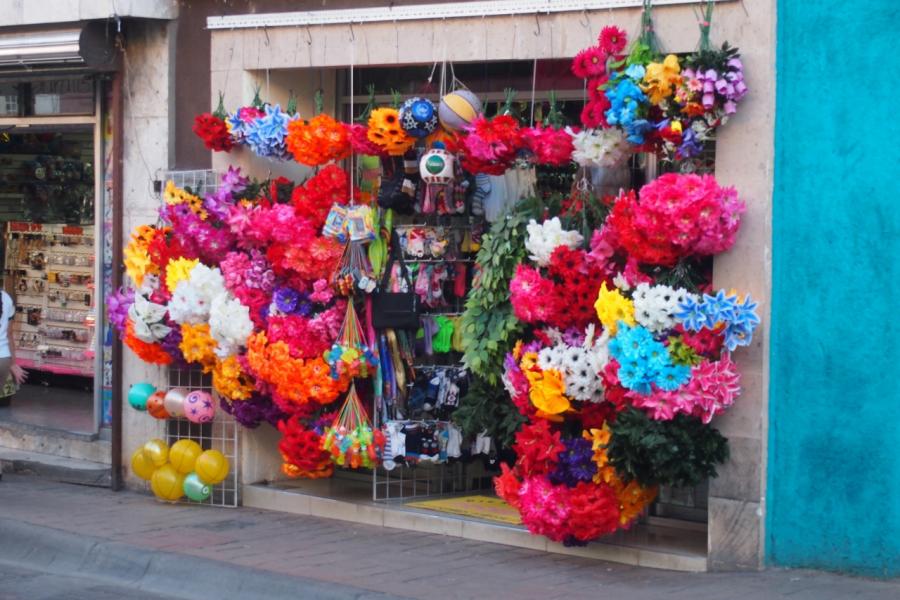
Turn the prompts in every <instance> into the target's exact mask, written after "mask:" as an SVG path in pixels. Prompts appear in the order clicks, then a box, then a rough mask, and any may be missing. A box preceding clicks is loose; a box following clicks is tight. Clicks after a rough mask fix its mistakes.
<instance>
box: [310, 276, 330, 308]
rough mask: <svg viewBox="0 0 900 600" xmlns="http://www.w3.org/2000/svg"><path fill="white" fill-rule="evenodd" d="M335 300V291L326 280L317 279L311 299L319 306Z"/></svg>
mask: <svg viewBox="0 0 900 600" xmlns="http://www.w3.org/2000/svg"><path fill="white" fill-rule="evenodd" d="M332 298H334V291H333V290H332V289H331V286H330V285H329V284H328V281H327V280H325V279H317V280H316V281H315V282H314V283H313V291H312V293H311V294H310V295H309V299H310V300H312V301H313V302H317V303H319V304H328V303H329V302H331V299H332Z"/></svg>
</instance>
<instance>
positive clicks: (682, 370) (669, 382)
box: [653, 364, 691, 392]
mask: <svg viewBox="0 0 900 600" xmlns="http://www.w3.org/2000/svg"><path fill="white" fill-rule="evenodd" d="M690 377H691V369H690V367H687V366H685V365H673V364H668V365H666V366H665V367H663V368H662V369H660V370H659V372H658V373H657V375H656V380H655V381H654V382H653V383H655V384H656V385H657V387H659V388H660V389H663V390H665V391H667V392H673V391H675V390H677V389H678V388H679V387H681V386H682V385H684V384H685V383H687V381H688V379H690Z"/></svg>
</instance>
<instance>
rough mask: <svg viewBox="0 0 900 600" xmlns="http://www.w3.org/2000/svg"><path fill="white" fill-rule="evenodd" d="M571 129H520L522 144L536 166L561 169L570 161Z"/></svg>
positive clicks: (571, 150) (571, 149) (571, 147)
mask: <svg viewBox="0 0 900 600" xmlns="http://www.w3.org/2000/svg"><path fill="white" fill-rule="evenodd" d="M570 131H571V129H557V128H555V127H541V126H537V127H526V128H523V129H522V143H523V145H524V146H525V148H527V149H528V151H529V152H531V154H532V157H533V158H532V160H533V161H534V163H535V164H538V165H549V166H552V167H561V166H564V165H567V164H568V163H569V162H570V161H571V160H572V152H573V150H574V148H573V146H572V137H573V136H572V134H571V133H569V132H570Z"/></svg>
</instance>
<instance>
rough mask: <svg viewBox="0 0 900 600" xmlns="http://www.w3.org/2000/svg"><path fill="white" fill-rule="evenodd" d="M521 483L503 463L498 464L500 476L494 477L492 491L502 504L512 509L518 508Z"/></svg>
mask: <svg viewBox="0 0 900 600" xmlns="http://www.w3.org/2000/svg"><path fill="white" fill-rule="evenodd" d="M521 486H522V482H521V481H519V478H518V477H516V473H515V471H514V470H513V469H510V468H509V466H508V465H506V464H505V463H500V475H499V476H498V477H494V491H495V492H497V495H498V496H500V497H501V498H502V499H503V501H504V502H506V503H507V504H509V505H510V506H512V507H513V508H516V509H517V508H519V489H520V488H521Z"/></svg>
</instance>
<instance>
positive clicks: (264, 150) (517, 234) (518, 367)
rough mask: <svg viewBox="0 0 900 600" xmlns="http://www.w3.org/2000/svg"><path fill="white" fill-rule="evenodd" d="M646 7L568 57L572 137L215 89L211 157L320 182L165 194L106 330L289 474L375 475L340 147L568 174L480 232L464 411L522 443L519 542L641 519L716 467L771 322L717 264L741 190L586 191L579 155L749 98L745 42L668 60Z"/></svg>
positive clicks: (380, 220)
mask: <svg viewBox="0 0 900 600" xmlns="http://www.w3.org/2000/svg"><path fill="white" fill-rule="evenodd" d="M707 21H708V17H707ZM648 22H649V12H645V18H644V29H643V30H642V34H641V35H640V36H638V38H637V40H636V41H635V42H633V43H632V44H631V46H630V48H629V46H628V38H627V36H626V35H625V33H624V32H623V31H621V30H620V29H618V28H615V27H607V28H604V29H603V31H602V32H601V33H600V36H599V39H598V42H597V45H596V46H593V47H591V48H588V49H586V50H584V51H583V52H581V53H580V54H579V55H578V56H577V57H576V58H575V60H574V62H573V65H572V69H573V71H574V72H575V73H576V74H577V75H579V76H581V77H584V78H585V79H586V84H587V97H588V101H587V103H586V106H585V109H584V112H583V114H582V117H581V121H582V122H581V126H580V127H579V126H574V125H572V126H569V127H565V124H564V123H562V122H560V121H559V120H557V119H553V120H548V122H546V123H537V124H534V125H530V124H529V125H526V124H525V123H523V122H521V121H520V120H519V119H518V118H517V117H516V116H515V115H513V114H500V115H497V116H494V117H491V118H488V117H486V116H484V115H483V114H481V112H480V103H479V102H478V99H477V97H476V96H475V95H474V94H472V93H471V92H468V91H467V90H456V91H454V92H452V93H451V94H448V95H447V96H446V97H445V98H443V99H442V101H441V102H440V103H439V104H438V105H437V106H435V105H434V104H432V103H431V102H430V101H428V100H426V99H423V98H409V99H406V100H405V101H402V102H400V103H398V106H397V107H393V106H384V107H374V106H373V107H371V110H367V111H366V114H365V115H364V116H363V119H362V120H363V122H355V123H342V122H340V121H338V120H336V119H334V118H333V117H331V116H329V115H327V114H325V113H324V112H323V110H322V109H321V105H320V106H319V107H318V108H317V110H316V114H315V115H313V116H312V117H311V118H309V119H306V118H301V117H300V116H299V115H298V114H297V113H296V110H295V108H294V107H288V108H287V109H286V110H284V111H283V110H282V109H281V108H280V106H278V105H270V104H265V103H263V102H262V101H261V100H260V99H259V97H257V98H255V99H254V101H253V102H252V103H251V104H250V105H248V106H244V107H240V108H238V109H237V110H234V111H233V112H231V113H227V112H226V111H225V109H224V107H223V106H222V104H221V99H220V104H219V107H218V109H217V110H216V111H215V112H214V113H209V114H204V115H200V116H198V117H197V119H196V122H195V128H194V131H195V132H196V133H197V135H198V136H200V137H201V138H202V139H203V141H204V143H205V144H206V146H207V148H209V149H210V150H212V151H221V152H230V151H234V150H235V149H238V148H245V149H246V150H248V151H251V152H253V153H255V154H257V155H259V156H261V157H265V158H267V159H272V160H295V161H297V162H299V163H301V164H304V165H307V166H310V167H313V168H315V172H314V173H313V174H312V175H311V176H310V177H309V178H308V179H307V180H306V181H304V182H302V183H299V184H295V183H293V182H290V181H287V180H285V179H281V178H279V179H275V180H271V181H264V182H257V181H251V180H250V179H248V178H247V177H245V176H243V175H242V174H241V172H240V171H239V170H237V169H234V168H229V169H228V171H227V172H226V173H225V174H224V175H223V177H222V182H221V185H220V186H219V188H218V190H217V191H216V192H215V193H213V194H208V195H206V196H204V197H201V196H198V195H196V194H195V193H194V192H193V191H191V190H188V189H179V188H177V187H176V186H175V185H174V184H172V183H171V182H170V183H169V184H167V186H166V188H165V191H164V194H163V205H162V207H161V208H160V224H158V225H155V226H142V227H139V228H137V229H136V230H135V231H134V232H133V234H132V236H131V239H130V241H129V244H128V246H127V247H126V248H125V253H124V256H125V267H126V270H127V273H128V275H129V279H130V281H131V285H130V286H128V287H127V289H123V290H119V291H117V292H116V293H115V294H114V295H113V296H111V297H110V298H109V299H108V306H109V316H110V320H111V322H112V323H113V325H114V326H115V327H116V328H117V330H118V331H119V333H120V335H121V336H122V339H123V341H124V343H125V344H126V345H127V346H128V347H129V348H130V349H131V351H133V352H134V353H135V354H136V355H137V356H138V357H139V358H141V359H142V360H144V361H146V362H148V363H153V364H160V365H173V366H184V365H195V366H198V367H199V368H201V369H202V370H203V371H204V372H206V373H210V374H211V375H212V384H213V388H214V389H215V391H216V392H217V394H218V396H219V398H220V401H221V405H222V408H223V409H225V410H227V411H228V412H230V413H231V414H233V415H234V417H235V419H236V420H237V421H238V422H239V423H240V424H242V425H244V426H246V427H257V426H259V425H260V424H261V423H264V422H268V423H269V424H271V425H272V426H274V427H276V428H277V429H278V431H279V432H280V434H281V439H280V441H279V444H278V451H279V452H280V454H281V456H282V459H283V472H284V474H285V475H286V476H289V477H308V478H318V477H328V476H330V475H332V474H333V472H334V470H335V468H352V467H358V466H365V467H373V466H377V464H378V462H379V460H380V454H379V448H380V445H383V443H384V440H383V438H381V439H380V438H379V435H380V432H378V431H374V432H373V431H371V429H366V427H365V425H366V422H367V421H366V415H365V413H366V404H367V402H369V400H370V399H371V398H370V395H369V394H368V392H367V388H366V386H365V385H360V386H357V385H354V380H355V379H367V378H373V379H375V380H377V379H378V378H379V377H380V364H381V363H380V361H379V360H378V345H377V344H375V343H372V333H371V332H372V328H371V327H370V325H371V322H370V318H369V316H368V315H367V314H366V311H364V310H361V308H362V306H364V303H360V302H354V299H353V294H354V293H360V290H357V289H356V288H357V287H361V286H357V285H356V284H357V283H359V280H360V279H361V277H357V275H359V274H360V273H356V274H354V275H353V277H351V280H350V281H351V285H349V286H347V285H340V283H341V282H342V281H344V278H343V277H336V276H335V274H336V273H344V271H345V270H347V269H348V268H349V267H351V266H352V265H351V263H350V262H348V259H347V257H348V256H351V255H352V256H353V257H355V258H354V259H353V260H354V261H358V264H357V263H353V264H355V265H356V267H354V268H356V269H357V270H360V269H362V271H364V272H365V273H364V274H365V276H366V278H367V279H369V280H370V279H371V275H372V274H373V272H372V271H371V267H372V266H373V265H382V264H383V263H384V262H385V257H386V244H387V240H388V239H390V238H389V236H388V235H387V230H389V229H390V224H391V222H392V210H391V208H390V207H389V206H388V205H386V204H385V203H383V202H381V201H380V200H379V198H380V195H379V194H378V193H377V190H376V191H372V189H371V188H369V189H368V191H367V192H366V194H365V195H364V196H363V195H360V194H358V190H359V185H358V183H360V182H357V181H354V182H352V184H351V176H350V174H348V173H347V172H346V171H345V170H344V169H343V168H342V167H341V166H340V162H341V161H342V160H344V159H346V158H347V157H348V156H355V157H369V158H372V157H374V160H375V164H377V163H378V161H379V160H380V161H382V162H383V164H384V165H385V166H388V165H390V164H394V163H393V162H392V161H393V159H394V158H395V157H400V156H404V157H405V158H406V159H407V160H411V159H412V158H413V157H415V158H416V159H417V160H418V158H419V154H420V153H422V152H423V151H424V150H425V149H428V148H432V149H434V148H438V149H442V150H443V151H444V152H445V153H446V154H447V156H451V157H453V158H454V160H458V161H459V164H460V165H461V167H462V170H463V171H465V172H467V173H468V174H469V175H476V174H477V175H498V174H503V173H504V172H505V171H506V170H507V169H509V168H510V167H512V166H513V165H514V164H516V163H521V162H523V161H524V162H529V163H531V164H535V165H550V166H568V165H571V163H575V164H577V165H578V166H580V167H581V170H580V172H579V175H578V176H577V177H576V179H575V180H574V181H573V182H572V184H573V187H572V191H571V193H570V194H568V195H567V196H565V197H563V198H554V199H553V200H552V201H548V200H547V199H546V198H545V197H544V196H543V195H542V194H540V193H538V196H539V197H541V201H537V200H536V199H535V200H529V201H526V202H522V203H520V204H519V205H518V206H516V207H514V208H513V209H512V211H511V212H510V213H508V214H507V215H506V216H505V217H504V218H503V219H501V220H499V221H497V222H496V223H494V225H493V227H492V228H491V230H490V232H489V233H488V235H487V236H486V237H485V239H484V240H483V245H482V248H481V251H480V252H479V254H478V255H477V263H478V269H479V274H478V275H477V276H476V278H475V283H474V289H473V291H472V293H471V294H470V296H469V298H468V301H467V303H466V312H465V314H464V315H463V319H462V323H463V328H464V333H465V334H466V336H467V338H468V342H467V344H466V352H465V354H464V360H465V362H466V364H467V366H468V367H469V368H470V369H471V370H472V372H473V373H474V374H475V375H476V376H477V379H476V381H475V382H474V383H473V385H472V386H471V387H470V390H469V394H468V395H467V397H466V398H464V399H463V401H462V402H461V406H460V408H459V410H458V413H457V416H456V418H457V420H458V421H459V422H460V424H461V425H463V430H464V431H465V432H467V433H469V434H472V435H474V434H477V433H480V432H482V431H484V430H488V431H489V432H490V433H491V434H492V435H494V436H495V437H496V438H497V441H498V442H499V443H501V444H504V443H506V444H505V445H508V446H509V447H511V450H512V451H513V453H514V459H511V460H510V461H509V462H508V464H504V465H503V466H502V472H501V475H500V476H499V477H498V478H497V479H496V491H497V493H498V495H500V496H501V497H502V498H504V499H505V500H506V501H507V502H508V503H509V504H510V505H512V506H514V507H516V508H517V509H518V510H519V512H520V513H521V515H522V520H523V522H524V524H525V525H526V526H527V527H528V529H529V530H530V531H532V532H533V533H535V534H540V535H545V536H547V537H549V538H550V539H552V540H555V541H559V542H563V543H567V544H583V543H587V542H590V541H592V540H595V539H598V538H599V537H601V536H603V535H606V534H608V533H611V532H613V531H616V530H618V529H621V528H627V527H630V526H631V525H632V524H633V523H634V522H635V521H636V520H637V519H638V517H639V516H640V515H641V514H643V513H644V511H645V509H646V508H647V506H648V505H649V503H650V502H652V501H653V499H654V498H655V496H656V493H657V489H658V486H660V485H676V486H679V485H693V484H696V483H697V482H699V481H701V480H703V479H705V478H707V477H710V476H714V475H715V470H716V466H717V465H719V464H721V463H722V462H723V461H724V460H726V458H727V455H728V450H727V441H726V440H725V439H724V438H723V437H722V436H721V434H719V433H718V431H717V430H716V429H715V428H714V427H713V426H712V424H711V422H712V420H713V419H714V418H715V417H716V416H718V415H720V414H721V413H723V412H724V411H726V410H727V409H728V408H729V407H730V406H731V405H732V404H733V403H734V402H735V401H736V399H737V398H738V396H739V393H740V385H739V382H740V376H739V372H738V370H737V367H736V364H735V361H734V359H733V357H732V353H736V352H740V348H741V347H744V346H747V345H748V344H750V342H751V340H752V336H753V332H754V330H755V328H756V327H757V326H758V324H759V317H758V316H757V314H756V303H755V302H754V301H753V300H752V299H751V298H750V296H749V295H741V294H739V293H737V292H732V291H724V290H714V289H712V287H711V281H710V277H709V270H708V261H709V258H710V257H712V256H714V255H716V254H719V253H722V252H726V251H728V250H729V249H730V248H731V247H732V245H733V244H734V240H735V236H736V235H737V232H738V229H739V225H740V218H741V214H742V213H743V212H744V203H743V202H742V201H741V200H740V199H739V198H738V194H737V192H736V190H734V189H732V188H729V187H725V186H722V185H720V184H719V182H717V181H716V180H715V179H714V178H713V177H712V176H709V175H703V176H701V175H695V174H668V175H664V176H662V177H660V178H659V179H657V180H655V181H652V182H650V183H648V184H647V185H645V186H644V187H642V188H641V189H640V190H623V191H622V192H621V193H620V194H618V195H617V196H616V197H610V198H595V197H594V196H593V195H592V194H591V191H590V187H589V186H588V185H586V184H585V182H586V181H587V174H588V171H590V170H591V169H603V168H609V167H615V166H618V165H621V164H622V163H623V162H625V161H626V160H627V159H628V158H629V157H631V156H633V155H634V154H636V153H642V152H643V153H654V154H657V155H658V156H661V157H663V158H665V159H670V160H682V159H690V158H692V157H695V156H696V155H697V153H699V152H700V151H701V150H702V148H703V147H704V144H705V143H706V142H708V141H709V140H711V139H712V136H713V132H714V131H715V129H716V128H717V127H719V126H721V125H722V124H724V122H725V121H726V120H727V118H728V117H729V116H730V115H732V114H733V113H734V112H735V111H736V109H737V105H738V102H739V101H740V100H741V99H742V98H743V97H744V95H745V94H746V93H747V89H746V85H745V84H744V82H743V72H742V65H741V63H740V59H739V57H738V54H737V51H736V50H734V49H732V48H730V47H728V46H727V45H725V46H723V47H722V49H721V50H712V49H710V47H709V44H708V26H707V31H706V37H705V38H704V39H705V40H707V41H705V42H704V43H703V44H701V48H700V49H699V50H698V51H697V52H696V53H694V54H692V55H690V56H688V57H685V58H682V59H679V58H678V57H675V56H661V55H659V54H658V53H657V52H656V49H655V43H654V40H653V39H652V35H651V33H650V32H651V30H650V29H648V28H647V24H648ZM451 97H452V98H451ZM317 104H320V103H317ZM470 109H471V110H470ZM551 113H552V111H551ZM362 160H363V159H361V158H359V159H358V161H359V162H362ZM423 168H424V167H423ZM400 193H402V186H400V191H398V192H397V194H400ZM366 203H368V204H366ZM349 205H353V210H354V211H357V212H356V213H355V214H356V216H358V217H359V220H361V221H364V222H365V221H366V219H371V220H370V221H368V223H369V225H368V226H367V227H369V232H368V233H367V235H366V236H364V238H363V239H362V240H361V241H359V240H357V241H358V243H359V244H360V247H361V246H364V245H366V244H368V245H369V248H368V249H367V250H366V251H356V250H354V251H352V252H351V250H350V249H351V242H352V240H353V234H352V230H351V229H349V227H350V226H351V222H352V221H353V219H351V218H347V217H348V215H349V214H350V213H348V210H349V208H348V207H349ZM360 208H361V209H362V213H361V212H359V211H358V209H360ZM366 211H371V212H372V213H374V214H373V215H369V216H368V217H366V216H365V215H363V213H364V212H366ZM374 223H377V224H378V227H375V226H374V225H373V224H374ZM379 229H381V230H383V231H379ZM369 234H371V235H369ZM357 249H358V248H357ZM364 257H365V258H368V259H370V260H368V261H366V260H365V258H364ZM376 258H377V260H376ZM366 262H368V264H366V265H364V263H366ZM350 270H351V271H352V270H353V269H350ZM345 283H346V282H345ZM348 288H349V289H348ZM368 291H371V290H367V291H366V290H363V292H366V293H367V292H368ZM348 296H349V298H348ZM357 298H359V296H357ZM354 307H357V308H360V311H359V313H358V314H357V308H354ZM160 414H162V413H160ZM163 416H164V415H163Z"/></svg>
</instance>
